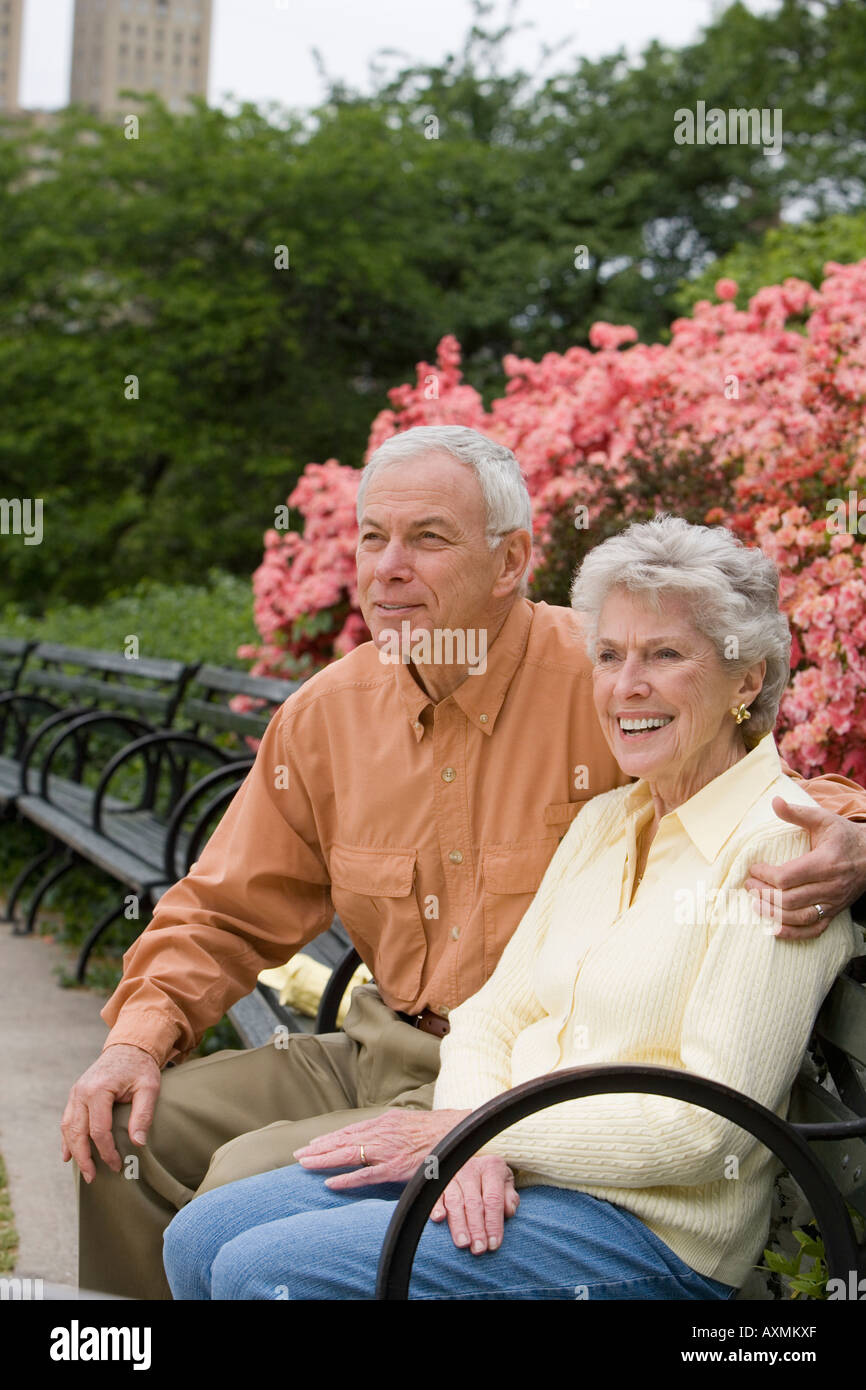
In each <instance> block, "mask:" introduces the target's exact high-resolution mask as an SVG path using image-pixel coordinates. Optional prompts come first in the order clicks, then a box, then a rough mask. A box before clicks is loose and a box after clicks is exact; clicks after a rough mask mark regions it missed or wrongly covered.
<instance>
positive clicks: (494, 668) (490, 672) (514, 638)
mask: <svg viewBox="0 0 866 1390" xmlns="http://www.w3.org/2000/svg"><path fill="white" fill-rule="evenodd" d="M532 615H533V605H532V603H531V602H530V601H529V599H525V598H520V599H517V601H516V602H515V603H514V604H513V605H512V608H511V610H510V612H509V614H508V617H507V618H506V619H505V622H504V623H503V624H502V627H501V628H500V630H499V633H498V635H497V636H496V638H495V639H494V641H493V642H492V643H491V644H490V646H489V647H488V649H487V665H486V668H485V670H484V671H480V672H479V674H478V675H468V676H467V677H466V679H465V680H464V681H463V683H462V684H461V685H458V687H457V689H456V690H455V691H454V692H453V693H452V694H451V695H450V696H448V697H447V698H448V699H452V700H453V701H454V703H455V704H456V705H457V706H458V707H459V708H460V709H461V710H462V711H463V713H464V714H465V715H466V718H467V719H468V720H469V721H470V723H472V724H474V725H475V727H476V728H477V729H479V730H480V731H481V733H483V734H492V733H493V726H494V725H495V723H496V718H497V715H498V714H499V711H500V709H501V708H502V704H503V701H504V700H505V696H506V694H507V693H508V687H509V686H510V685H511V682H512V680H513V679H514V676H515V673H516V672H517V668H518V667H519V665H520V663H521V661H522V660H523V657H524V654H525V652H526V647H527V644H528V642H529V629H530V627H531V626H532ZM394 679H395V680H396V682H397V691H398V693H399V696H400V699H401V701H402V704H403V708H404V709H405V711H406V713H407V715H408V716H409V720H410V722H411V724H412V727H413V729H414V730H415V737H416V740H417V739H420V738H421V737H422V735H423V732H424V731H423V727H422V726H421V713H422V711H423V710H424V709H426V707H427V706H428V705H432V704H433V701H432V700H431V698H430V696H429V695H427V694H426V693H425V691H423V690H422V689H421V687H420V685H418V683H417V681H416V680H415V679H414V677H413V676H412V674H411V672H410V670H409V666H408V663H404V662H402V661H401V662H399V663H398V664H397V665H396V666H395V668H394Z"/></svg>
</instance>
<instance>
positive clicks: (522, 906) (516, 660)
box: [102, 599, 866, 1066]
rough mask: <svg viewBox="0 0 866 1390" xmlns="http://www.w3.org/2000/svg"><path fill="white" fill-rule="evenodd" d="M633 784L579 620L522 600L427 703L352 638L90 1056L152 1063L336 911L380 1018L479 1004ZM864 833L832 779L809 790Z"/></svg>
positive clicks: (271, 749) (118, 1000)
mask: <svg viewBox="0 0 866 1390" xmlns="http://www.w3.org/2000/svg"><path fill="white" fill-rule="evenodd" d="M630 780H631V779H630V778H628V777H626V776H625V774H624V773H623V772H622V771H621V769H620V768H619V766H618V764H617V763H616V761H615V759H614V757H613V755H612V754H611V752H610V749H609V748H608V746H607V743H606V741H605V739H604V736H603V734H602V732H601V729H600V728H599V725H598V721H597V719H596V715H595V707H594V705H593V699H592V677H591V665H590V662H589V660H588V658H587V656H586V653H585V649H584V646H583V641H582V637H581V633H580V628H579V624H578V619H577V616H576V614H574V613H573V612H572V610H571V609H568V608H557V607H552V606H550V605H548V604H546V603H532V602H530V601H529V600H528V599H518V600H517V602H516V603H515V604H514V607H513V608H512V609H511V611H510V613H509V615H508V617H507V618H506V620H505V623H504V624H503V627H502V629H501V631H500V632H499V634H498V636H497V637H496V639H495V641H493V642H492V643H491V644H490V646H489V649H488V651H487V662H486V669H485V670H484V671H483V673H479V674H472V675H468V676H467V677H466V679H465V680H464V681H463V683H462V684H461V685H460V686H458V688H457V689H456V690H455V691H454V692H453V693H452V694H451V695H449V696H448V697H447V698H445V699H444V700H440V701H439V702H438V703H437V704H434V703H433V701H432V700H431V699H430V697H429V696H428V695H426V694H425V692H424V691H423V690H422V689H421V688H420V686H419V685H418V684H417V683H416V681H415V680H414V679H413V677H412V675H411V674H410V672H409V669H408V667H407V666H406V665H404V664H402V663H399V664H396V665H394V664H386V663H383V661H382V660H381V658H380V654H379V651H378V649H377V648H376V647H375V646H374V644H373V643H372V642H367V643H365V644H364V645H363V646H361V647H358V648H356V649H355V651H353V652H350V653H349V654H348V655H346V656H344V657H342V658H340V660H338V661H336V662H335V663H333V665H331V666H328V667H327V668H326V669H325V670H324V671H320V672H319V673H317V674H316V675H315V676H313V677H312V678H311V679H310V680H309V681H307V682H306V683H305V684H304V686H303V687H302V688H301V689H300V690H299V691H297V692H296V693H295V694H294V695H292V696H291V697H290V698H289V699H288V700H287V701H286V702H285V704H284V705H283V706H282V707H281V709H279V710H278V711H277V713H276V714H275V715H274V717H273V719H272V720H271V722H270V724H269V726H268V728H267V730H266V732H265V735H264V737H263V739H262V742H261V745H260V747H259V751H258V754H257V756H256V762H255V766H254V767H253V768H252V770H251V771H250V773H249V775H248V776H247V778H246V780H245V781H244V784H243V786H242V787H241V788H240V790H239V791H238V793H237V795H236V796H235V798H234V800H233V801H232V803H231V805H230V806H229V808H228V810H227V812H226V814H225V816H224V817H223V819H222V821H221V823H220V825H219V826H218V827H217V829H216V830H215V832H214V834H213V835H212V836H211V839H210V840H209V842H208V844H207V845H206V847H205V849H204V850H203V852H202V854H201V856H200V858H199V860H198V862H197V863H196V864H195V865H194V866H193V868H192V870H191V871H190V873H188V874H187V875H186V877H185V878H183V879H181V880H180V882H179V883H177V884H175V886H174V887H173V888H171V889H170V890H169V891H168V892H167V893H166V894H165V895H164V896H163V897H162V898H161V899H160V901H159V903H158V904H157V907H156V909H155V911H154V914H153V918H152V920H151V922H150V924H149V925H148V927H147V928H146V929H145V930H144V931H143V932H142V934H141V936H140V937H139V938H138V939H137V940H136V941H135V943H134V944H133V945H132V946H131V948H130V949H129V951H127V953H126V955H125V956H124V974H123V979H122V980H121V982H120V984H119V985H118V987H117V989H116V991H115V993H114V994H113V995H112V997H111V999H110V1000H109V1001H108V1003H107V1004H106V1006H105V1008H104V1009H103V1010H102V1017H103V1018H104V1019H105V1021H106V1022H107V1023H108V1024H109V1025H110V1026H111V1031H110V1033H109V1035H108V1038H107V1040H106V1043H105V1046H106V1047H107V1046H110V1045H111V1044H113V1043H134V1044H136V1045H137V1046H138V1047H142V1048H144V1049H145V1050H146V1051H148V1052H150V1053H151V1055H152V1056H153V1057H154V1058H155V1059H156V1061H157V1062H158V1063H159V1065H160V1066H163V1065H165V1063H166V1062H167V1061H171V1060H173V1059H175V1058H178V1057H183V1056H185V1055H186V1053H188V1052H189V1051H190V1050H191V1049H192V1048H193V1047H195V1046H196V1045H197V1043H198V1041H199V1039H200V1038H201V1035H202V1033H203V1032H204V1030H205V1028H206V1027H207V1026H208V1025H209V1024H212V1023H214V1022H216V1021H217V1020H218V1019H219V1018H220V1017H221V1016H222V1014H223V1013H224V1012H225V1010H226V1009H227V1008H229V1007H231V1005H232V1004H233V1003H235V1002H236V1001H237V1000H238V999H240V998H241V997H242V996H243V995H245V994H248V993H249V991H250V990H251V989H252V988H253V986H254V984H255V980H256V976H257V975H258V973H259V971H261V970H263V969H265V968H267V967H269V966H277V965H282V964H284V963H285V961H286V960H287V959H289V958H290V957H291V956H292V955H293V954H294V953H295V952H296V951H298V950H299V949H301V948H302V947H303V946H304V945H305V944H306V943H307V942H309V941H311V940H312V939H313V937H315V936H317V935H318V934H319V933H320V932H322V931H325V930H326V929H327V928H328V927H329V926H330V923H331V920H332V917H333V913H334V911H336V912H337V913H338V914H339V916H340V918H341V920H342V922H343V925H344V926H345V928H346V931H347V932H348V934H349V936H350V937H351V939H352V941H353V942H354V944H355V946H356V947H357V949H358V952H359V954H360V956H361V957H362V959H363V960H364V961H365V963H366V964H367V965H368V966H369V968H370V970H371V971H372V972H373V975H374V976H375V979H376V984H377V987H378V989H379V992H380V993H381V995H382V997H383V999H384V1000H385V1002H386V1003H387V1004H388V1005H390V1007H391V1008H394V1009H399V1010H403V1011H405V1012H407V1013H419V1012H420V1011H421V1010H422V1009H424V1008H427V1007H429V1008H431V1009H433V1010H435V1011H436V1012H438V1013H441V1014H447V1012H448V1010H449V1009H452V1008H454V1007H455V1006H456V1005H457V1004H459V1003H461V1002H462V1001H463V1000H464V999H466V998H468V997H469V996H470V995H471V994H474V993H475V992H476V991H477V990H479V989H480V988H481V986H482V985H483V984H484V982H485V981H486V980H487V978H488V976H489V975H490V974H491V973H492V971H493V968H494V966H495V965H496V962H497V961H498V959H499V956H500V954H501V952H502V950H503V948H504V946H505V944H506V942H507V941H508V940H509V938H510V936H511V935H512V933H513V931H514V930H515V928H516V927H517V924H518V923H519V922H520V919H521V917H522V916H523V914H524V912H525V911H526V909H527V907H528V906H529V904H530V902H531V900H532V898H533V895H534V894H535V890H536V889H537V887H538V885H539V883H540V882H541V879H542V877H543V875H544V871H545V869H546V868H547V865H548V863H549V861H550V859H551V857H552V855H553V852H554V850H555V849H556V847H557V844H558V843H559V841H560V839H561V838H562V836H563V835H564V834H565V832H566V830H567V829H568V826H569V824H570V823H571V821H572V820H573V819H574V817H575V815H576V814H577V813H578V812H579V810H580V808H581V806H582V805H583V804H584V803H585V802H586V801H587V800H588V799H589V798H590V797H593V796H595V795H596V794H597V793H598V792H603V791H608V790H609V789H610V788H612V787H614V786H622V785H624V784H625V783H626V782H628V781H630ZM806 786H807V787H808V790H809V792H810V793H811V794H812V795H813V796H814V797H815V799H816V800H817V801H820V802H821V803H822V805H824V806H827V807H828V808H829V809H831V810H834V811H837V812H838V813H839V814H841V815H857V816H866V792H864V791H863V790H862V788H860V787H858V786H857V785H856V783H853V782H849V781H848V780H847V779H845V778H839V777H829V778H820V779H818V780H816V781H812V782H808V783H806Z"/></svg>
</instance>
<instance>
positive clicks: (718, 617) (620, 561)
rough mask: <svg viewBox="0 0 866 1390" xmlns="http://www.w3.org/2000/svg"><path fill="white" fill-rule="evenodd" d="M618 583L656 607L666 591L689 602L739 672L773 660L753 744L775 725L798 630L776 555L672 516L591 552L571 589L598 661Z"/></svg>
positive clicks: (752, 725) (756, 705)
mask: <svg viewBox="0 0 866 1390" xmlns="http://www.w3.org/2000/svg"><path fill="white" fill-rule="evenodd" d="M616 588H625V589H628V590H629V591H630V592H631V593H635V594H638V595H640V597H641V598H642V599H644V600H646V602H647V603H648V604H649V605H650V606H651V607H652V608H653V610H654V611H655V612H658V611H659V610H660V608H661V603H662V598H663V596H677V597H681V598H683V599H685V600H686V602H687V604H688V606H689V608H690V610H691V617H692V621H693V622H694V624H695V627H697V628H698V630H699V631H700V632H702V633H703V634H704V635H705V636H706V637H708V638H709V640H710V641H711V642H712V644H713V646H714V647H715V649H716V652H717V653H718V655H719V659H720V660H721V661H723V662H724V663H726V664H727V666H728V669H729V670H730V671H731V672H732V674H734V675H738V674H740V673H741V672H743V671H746V670H748V668H749V667H750V666H754V665H756V664H757V663H758V662H760V661H766V663H767V671H766V675H765V676H764V683H763V686H762V688H761V690H760V693H759V694H758V696H757V697H756V699H755V700H753V701H752V704H751V705H750V706H749V710H750V713H751V716H752V717H751V720H750V722H749V725H748V742H750V743H754V742H756V741H757V738H758V736H760V735H761V734H765V733H769V732H770V731H771V730H772V729H773V728H774V727H775V724H776V716H777V715H778V713H779V702H780V700H781V698H782V692H783V691H784V689H785V686H786V685H787V684H788V674H789V670H790V656H791V632H790V628H789V627H788V619H787V618H786V617H785V615H784V613H780V611H779V571H778V570H777V568H776V566H775V564H774V563H773V561H772V560H771V559H770V558H769V556H767V555H765V554H764V553H763V551H761V550H758V549H757V548H755V547H752V546H746V545H743V544H742V542H741V541H739V540H737V538H736V536H734V535H733V534H732V532H730V531H728V530H726V529H725V528H724V527H723V526H693V525H691V524H690V523H689V522H688V521H684V520H683V518H682V517H679V516H669V515H667V514H662V515H660V516H657V517H656V518H655V520H654V521H646V522H633V523H632V525H631V526H629V527H628V528H627V529H626V530H625V531H623V532H621V533H620V535H618V536H611V538H610V539H609V540H606V541H603V542H602V544H601V545H599V546H597V547H596V548H595V549H594V550H591V551H590V552H589V554H588V555H587V556H586V557H585V559H584V561H583V564H582V565H581V567H580V569H579V570H578V572H577V574H576V576H575V579H574V583H573V585H572V588H571V604H572V607H573V608H574V609H576V610H577V612H579V613H582V614H583V621H584V629H585V632H586V639H587V648H588V650H589V654H590V656H591V657H592V658H593V659H594V658H595V646H596V640H597V637H598V621H599V616H600V614H601V609H602V605H603V603H604V601H605V599H606V598H607V595H608V593H610V591H611V590H612V589H616ZM743 732H744V733H745V726H744V730H743Z"/></svg>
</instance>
